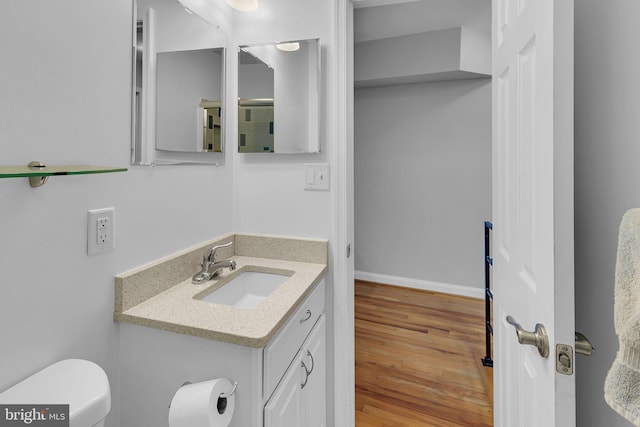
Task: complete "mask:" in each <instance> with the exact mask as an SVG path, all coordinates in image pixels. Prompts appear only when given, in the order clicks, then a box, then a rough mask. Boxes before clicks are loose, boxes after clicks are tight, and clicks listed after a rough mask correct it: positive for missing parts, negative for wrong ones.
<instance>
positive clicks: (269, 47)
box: [238, 39, 320, 153]
mask: <svg viewBox="0 0 640 427" xmlns="http://www.w3.org/2000/svg"><path fill="white" fill-rule="evenodd" d="M238 98H239V99H238V151H239V152H240V153H318V152H320V139H319V111H320V108H319V107H320V42H319V40H318V39H310V40H296V41H291V42H286V43H272V44H260V45H250V46H240V52H239V55H238Z"/></svg>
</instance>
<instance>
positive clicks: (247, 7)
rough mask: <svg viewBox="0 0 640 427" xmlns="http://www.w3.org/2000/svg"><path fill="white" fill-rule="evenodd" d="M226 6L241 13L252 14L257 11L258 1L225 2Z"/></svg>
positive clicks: (231, 0)
mask: <svg viewBox="0 0 640 427" xmlns="http://www.w3.org/2000/svg"><path fill="white" fill-rule="evenodd" d="M227 4H228V5H229V6H231V7H232V8H234V9H235V10H239V11H241V12H253V11H255V10H258V0H227Z"/></svg>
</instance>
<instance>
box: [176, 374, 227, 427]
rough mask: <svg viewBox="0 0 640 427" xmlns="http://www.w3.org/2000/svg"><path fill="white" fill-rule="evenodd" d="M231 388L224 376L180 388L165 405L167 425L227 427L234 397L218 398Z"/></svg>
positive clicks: (179, 426)
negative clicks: (167, 407)
mask: <svg viewBox="0 0 640 427" xmlns="http://www.w3.org/2000/svg"><path fill="white" fill-rule="evenodd" d="M232 389H233V384H231V382H230V381H229V380H228V379H226V378H218V379H215V380H211V381H203V382H200V383H195V384H188V385H184V386H182V387H180V388H179V389H178V391H177V392H176V394H175V395H174V396H173V400H171V407H170V408H169V426H170V427H227V426H228V425H229V423H231V417H233V410H234V409H235V406H236V400H235V399H236V396H235V394H233V395H232V396H231V397H227V398H222V397H221V395H223V394H228V393H230V392H231V390H232Z"/></svg>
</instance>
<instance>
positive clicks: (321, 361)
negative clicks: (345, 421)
mask: <svg viewBox="0 0 640 427" xmlns="http://www.w3.org/2000/svg"><path fill="white" fill-rule="evenodd" d="M325 342H326V340H325V315H324V314H323V315H322V316H321V317H320V319H319V320H318V322H317V323H316V325H315V326H314V328H313V331H312V332H311V334H310V335H309V340H308V341H307V343H306V345H305V346H304V347H303V351H302V353H303V354H302V356H303V357H302V363H304V364H305V366H306V367H307V368H308V369H311V368H313V370H312V371H311V372H310V373H309V375H308V378H307V383H306V385H305V386H304V388H303V389H302V394H303V397H302V398H303V404H304V414H303V415H304V420H305V422H304V424H301V425H303V426H304V427H324V426H325V425H326V417H327V404H326V403H327V397H326V364H325V360H326V355H325ZM305 374H306V372H305ZM305 376H306V375H305ZM303 380H304V378H303Z"/></svg>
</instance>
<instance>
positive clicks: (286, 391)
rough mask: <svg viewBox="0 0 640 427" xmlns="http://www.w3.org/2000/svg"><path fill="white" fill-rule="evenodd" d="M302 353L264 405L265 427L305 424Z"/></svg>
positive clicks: (304, 372)
mask: <svg viewBox="0 0 640 427" xmlns="http://www.w3.org/2000/svg"><path fill="white" fill-rule="evenodd" d="M301 362H302V353H298V355H297V356H296V358H295V359H294V360H293V362H292V364H291V366H290V367H289V370H288V371H287V373H286V374H285V376H284V378H283V379H282V382H281V383H280V384H279V385H278V387H277V388H276V391H275V392H274V393H273V396H271V399H269V402H267V404H266V405H265V407H264V425H265V427H288V426H302V425H304V424H303V423H304V418H303V417H304V411H303V410H304V408H303V401H302V396H303V395H302V389H301V387H300V385H301V384H302V383H303V381H304V378H305V376H306V371H305V370H304V368H303V366H302V365H301Z"/></svg>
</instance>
